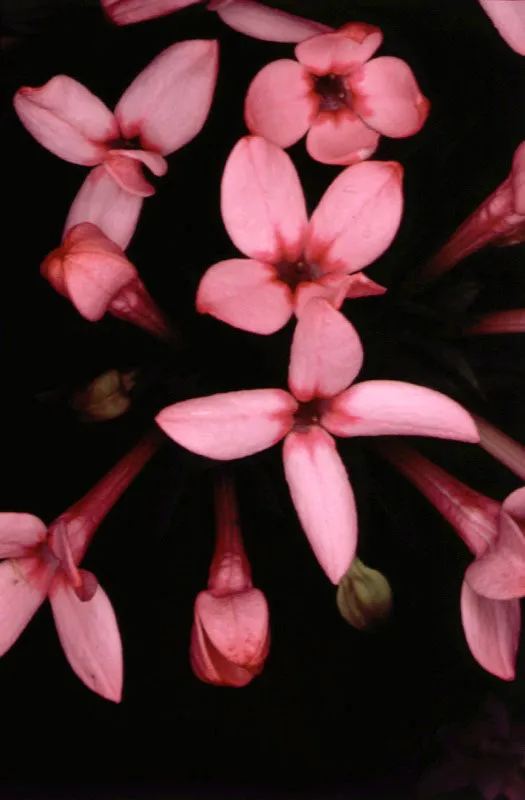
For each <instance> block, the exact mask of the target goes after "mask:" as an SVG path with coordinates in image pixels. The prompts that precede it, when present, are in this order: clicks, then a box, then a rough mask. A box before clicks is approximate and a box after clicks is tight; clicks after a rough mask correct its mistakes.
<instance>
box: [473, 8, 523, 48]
mask: <svg viewBox="0 0 525 800" xmlns="http://www.w3.org/2000/svg"><path fill="white" fill-rule="evenodd" d="M479 2H480V3H481V7H482V8H483V9H485V11H486V12H487V14H488V15H489V17H490V18H491V20H492V22H493V23H494V25H495V27H496V28H497V30H498V31H499V33H500V35H501V36H502V37H503V38H504V39H505V41H506V42H507V44H508V45H509V47H512V49H513V50H515V51H516V53H519V54H520V56H525V0H479Z"/></svg>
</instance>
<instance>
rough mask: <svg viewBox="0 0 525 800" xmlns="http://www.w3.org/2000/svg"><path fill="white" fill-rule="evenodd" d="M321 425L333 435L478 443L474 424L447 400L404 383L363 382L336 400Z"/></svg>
mask: <svg viewBox="0 0 525 800" xmlns="http://www.w3.org/2000/svg"><path fill="white" fill-rule="evenodd" d="M323 425H324V426H325V428H327V429H328V430H329V431H330V432H331V433H333V434H335V435H336V436H396V435H398V436H399V435H402V436H434V437H436V438H438V439H457V440H458V441H462V442H478V441H479V433H478V429H477V427H476V423H475V422H474V420H473V419H472V417H471V416H470V414H469V413H468V411H465V409H464V408H463V407H462V406H460V405H459V403H456V401H455V400H451V399H450V397H446V395H444V394H441V392H436V391H434V389H427V388H426V387H425V386H416V385H415V384H413V383H405V382H403V381H364V382H363V383H357V384H355V386H351V387H350V388H349V389H347V390H346V392H343V393H342V394H340V395H339V396H338V397H335V398H334V399H333V400H332V402H331V404H330V408H329V410H328V411H327V412H326V414H325V415H324V416H323Z"/></svg>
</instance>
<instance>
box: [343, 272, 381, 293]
mask: <svg viewBox="0 0 525 800" xmlns="http://www.w3.org/2000/svg"><path fill="white" fill-rule="evenodd" d="M349 278H350V281H349V284H348V288H347V292H346V296H347V297H352V298H357V297H373V296H375V295H378V294H385V292H387V291H388V289H387V288H386V286H381V284H380V283H376V282H375V281H373V280H371V279H370V278H369V277H368V276H367V275H365V274H364V272H354V274H353V275H349Z"/></svg>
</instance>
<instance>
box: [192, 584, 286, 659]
mask: <svg viewBox="0 0 525 800" xmlns="http://www.w3.org/2000/svg"><path fill="white" fill-rule="evenodd" d="M195 615H196V617H197V618H198V619H199V621H200V624H201V625H202V627H203V629H204V631H205V633H206V636H207V638H208V640H209V643H210V644H211V645H212V647H214V648H215V649H216V650H217V651H218V652H219V653H220V654H221V655H222V657H223V658H225V659H226V660H227V661H230V662H231V663H232V664H236V665H237V666H238V667H242V668H243V669H248V670H250V671H252V670H254V669H258V668H259V667H260V666H261V665H262V663H263V662H264V659H265V657H266V654H267V652H268V637H269V625H270V614H269V611H268V603H267V602H266V598H265V596H264V594H263V593H262V592H261V591H260V590H259V589H247V590H245V591H243V592H236V593H232V594H229V595H225V596H223V597H215V596H214V595H213V594H211V592H201V593H200V594H199V595H198V597H197V599H196V601H195Z"/></svg>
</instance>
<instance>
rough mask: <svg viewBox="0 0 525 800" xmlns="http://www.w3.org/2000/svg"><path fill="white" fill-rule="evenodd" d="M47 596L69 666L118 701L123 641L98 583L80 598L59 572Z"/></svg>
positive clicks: (120, 685) (97, 688)
mask: <svg viewBox="0 0 525 800" xmlns="http://www.w3.org/2000/svg"><path fill="white" fill-rule="evenodd" d="M49 599H50V601H51V608H52V609H53V617H54V619H55V625H56V629H57V632H58V635H59V637H60V642H61V644H62V647H63V648H64V653H65V655H66V658H67V660H68V661H69V663H70V665H71V668H72V669H73V671H74V672H75V674H76V675H78V677H79V678H80V680H81V681H82V682H83V683H85V685H86V686H87V687H88V689H91V691H93V692H96V693H97V694H100V695H101V696H102V697H105V698H106V699H107V700H113V702H115V703H119V702H120V699H121V696H122V673H123V664H122V643H121V641H120V633H119V629H118V624H117V619H116V617H115V612H114V610H113V607H112V605H111V603H110V601H109V598H108V596H107V595H106V593H105V592H104V590H103V589H102V588H101V587H100V586H98V587H97V589H96V591H95V594H94V595H93V596H92V597H91V599H90V600H87V601H82V600H80V599H79V597H78V596H77V595H76V593H75V590H74V589H73V587H72V586H70V585H69V583H68V582H67V580H66V579H65V578H64V577H63V576H62V575H57V578H56V579H55V581H54V583H53V586H52V588H51V591H50V594H49Z"/></svg>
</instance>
